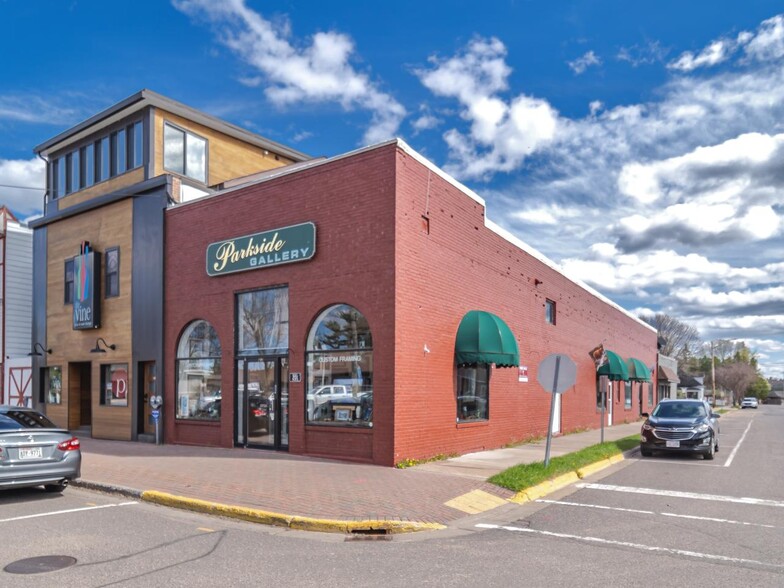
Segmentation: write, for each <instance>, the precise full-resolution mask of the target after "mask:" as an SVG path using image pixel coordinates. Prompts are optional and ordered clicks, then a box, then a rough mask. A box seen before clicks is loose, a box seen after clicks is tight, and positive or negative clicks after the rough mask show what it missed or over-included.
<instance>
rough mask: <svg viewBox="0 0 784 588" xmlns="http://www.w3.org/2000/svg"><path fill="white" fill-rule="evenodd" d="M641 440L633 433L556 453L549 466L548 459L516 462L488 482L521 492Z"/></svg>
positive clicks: (625, 448) (615, 452)
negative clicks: (583, 447) (545, 463)
mask: <svg viewBox="0 0 784 588" xmlns="http://www.w3.org/2000/svg"><path fill="white" fill-rule="evenodd" d="M639 444H640V436H639V435H631V436H629V437H624V438H623V439H618V440H617V441H608V442H606V443H597V444H596V445H591V446H590V447H586V448H585V449H581V450H580V451H576V452H575V453H568V454H566V455H561V456H559V457H554V458H552V459H551V460H550V465H549V467H547V468H545V467H544V461H537V462H534V463H522V464H519V465H516V466H512V467H511V468H509V469H508V470H504V471H503V472H501V473H499V474H496V475H495V476H493V477H492V478H490V479H489V480H488V482H490V483H491V484H495V485H496V486H501V487H502V488H508V489H509V490H513V491H514V492H520V491H521V490H525V489H526V488H530V487H531V486H536V485H537V484H541V483H542V482H544V481H546V480H550V479H551V478H555V477H556V476H560V475H562V474H568V473H570V472H574V471H577V470H579V469H580V468H582V467H585V466H587V465H589V464H592V463H595V462H597V461H601V460H603V459H607V458H608V457H612V456H613V455H619V454H621V453H623V452H624V451H628V450H630V449H633V448H634V447H637V446H639Z"/></svg>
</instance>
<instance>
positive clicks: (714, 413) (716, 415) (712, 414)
mask: <svg viewBox="0 0 784 588" xmlns="http://www.w3.org/2000/svg"><path fill="white" fill-rule="evenodd" d="M711 416H712V417H713V418H714V419H720V418H721V415H720V414H719V413H718V412H712V413H711Z"/></svg>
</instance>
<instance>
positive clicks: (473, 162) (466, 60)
mask: <svg viewBox="0 0 784 588" xmlns="http://www.w3.org/2000/svg"><path fill="white" fill-rule="evenodd" d="M505 57H506V47H505V46H504V44H503V43H502V42H501V41H499V40H498V39H495V38H492V39H475V40H473V41H471V42H470V43H469V44H468V46H467V47H466V48H465V49H464V50H463V51H461V52H460V53H459V54H458V55H456V56H454V57H452V58H449V59H438V58H436V57H432V58H431V59H430V62H431V64H432V68H430V69H419V70H417V71H416V74H417V76H419V79H420V80H421V82H422V83H423V84H424V85H425V87H427V88H428V89H430V90H431V91H432V92H433V93H434V94H436V95H437V96H443V97H448V98H455V99H457V100H458V102H460V104H461V106H462V107H463V110H462V111H461V117H462V118H463V119H465V120H467V121H469V123H470V130H469V131H468V133H464V132H461V131H459V130H457V129H450V130H448V131H447V132H446V133H445V134H444V140H445V141H446V143H447V145H448V146H449V148H450V154H451V159H452V161H451V162H450V163H449V164H448V165H447V166H446V169H447V171H450V172H451V173H455V174H456V175H460V176H462V177H469V178H471V177H483V176H485V175H487V174H492V173H495V172H497V171H509V170H513V169H515V168H517V167H518V166H519V165H520V164H521V162H522V161H523V160H524V159H525V158H526V157H528V156H530V155H531V154H532V153H534V152H536V151H538V150H539V149H541V148H543V147H544V146H545V145H547V144H548V143H549V142H550V141H551V140H552V139H553V138H554V137H555V134H556V128H557V125H558V113H557V112H556V111H555V109H554V108H552V106H550V104H549V103H548V102H547V101H545V100H540V99H538V98H534V97H531V96H526V95H522V94H521V95H518V96H516V97H514V98H512V99H511V100H510V101H506V100H504V99H503V98H501V97H500V96H499V95H498V93H499V92H501V91H503V90H506V89H507V78H508V76H509V74H510V73H511V69H510V68H509V67H508V66H507V65H506V63H505Z"/></svg>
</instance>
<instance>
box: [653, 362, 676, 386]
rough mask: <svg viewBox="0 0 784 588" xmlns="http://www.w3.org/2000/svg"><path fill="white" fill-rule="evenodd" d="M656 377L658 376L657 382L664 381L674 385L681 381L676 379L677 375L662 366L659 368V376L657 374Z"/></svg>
mask: <svg viewBox="0 0 784 588" xmlns="http://www.w3.org/2000/svg"><path fill="white" fill-rule="evenodd" d="M658 376H659V378H658V379H659V380H666V381H668V382H673V383H675V384H680V383H681V379H680V378H679V377H678V374H676V373H675V372H674V371H672V370H671V369H670V368H668V367H666V366H663V365H660V366H659V374H658Z"/></svg>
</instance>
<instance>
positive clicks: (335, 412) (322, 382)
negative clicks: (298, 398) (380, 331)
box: [305, 304, 373, 427]
mask: <svg viewBox="0 0 784 588" xmlns="http://www.w3.org/2000/svg"><path fill="white" fill-rule="evenodd" d="M306 356H307V357H306V370H307V371H306V376H305V382H306V398H305V411H306V414H305V420H306V422H308V423H330V424H336V425H343V426H366V427H367V426H373V337H372V335H371V333H370V327H369V326H368V322H367V319H365V317H364V315H362V314H361V313H360V312H359V311H358V310H357V309H356V308H354V307H353V306H349V305H347V304H338V305H335V306H331V307H330V308H327V309H326V310H324V311H323V312H322V313H321V314H320V315H319V316H318V317H317V318H316V320H315V321H314V323H313V326H312V327H311V329H310V334H309V335H308V343H307V349H306Z"/></svg>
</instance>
